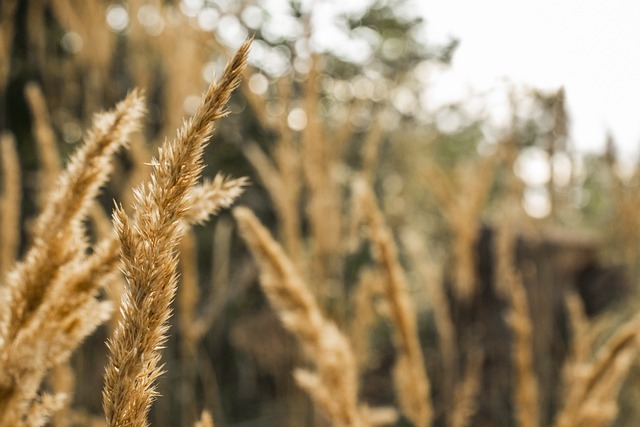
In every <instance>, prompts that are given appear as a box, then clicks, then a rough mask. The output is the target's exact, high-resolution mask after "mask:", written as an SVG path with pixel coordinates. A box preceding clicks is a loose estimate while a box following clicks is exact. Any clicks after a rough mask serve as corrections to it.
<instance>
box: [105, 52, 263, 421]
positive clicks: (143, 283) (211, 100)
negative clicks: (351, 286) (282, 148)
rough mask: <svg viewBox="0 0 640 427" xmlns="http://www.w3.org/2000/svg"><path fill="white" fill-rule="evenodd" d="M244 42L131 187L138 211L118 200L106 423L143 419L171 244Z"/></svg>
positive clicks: (170, 289)
mask: <svg viewBox="0 0 640 427" xmlns="http://www.w3.org/2000/svg"><path fill="white" fill-rule="evenodd" d="M250 43H251V41H250V40H247V41H246V42H245V43H244V44H243V45H242V46H241V48H240V49H239V50H238V52H237V53H236V54H235V55H234V57H233V58H232V59H231V60H230V62H229V63H228V64H227V66H226V68H225V71H224V73H223V74H222V76H221V78H220V80H219V82H217V83H215V82H214V83H212V84H211V85H210V86H209V89H208V90H207V92H206V94H205V96H204V99H203V101H202V104H201V106H200V108H198V110H197V112H196V114H195V115H194V116H193V117H192V118H191V119H189V120H188V121H187V122H186V123H185V124H184V125H183V127H182V128H181V129H180V130H179V131H178V133H177V136H176V138H175V139H173V140H171V141H168V142H166V143H165V144H164V145H163V147H162V148H161V149H159V150H158V151H159V152H158V158H157V160H154V161H152V172H151V179H150V181H149V182H148V183H147V184H146V185H143V186H141V187H139V188H138V189H137V191H136V202H135V207H134V211H135V212H136V217H135V218H134V219H131V218H129V217H128V216H127V215H126V214H125V212H124V210H123V208H122V207H121V206H119V207H117V208H116V210H115V212H114V222H115V225H116V230H117V232H118V236H119V238H120V244H121V259H122V262H123V264H124V268H123V270H124V273H125V276H126V277H127V282H128V286H127V287H126V288H125V293H124V296H123V299H122V305H121V310H122V320H121V322H120V324H119V326H118V328H117V329H116V331H115V333H114V334H113V336H112V337H111V338H110V339H109V351H110V357H109V363H108V365H107V368H106V370H105V375H104V380H105V384H104V389H103V407H104V411H105V416H106V418H107V424H108V425H109V426H114V427H115V426H146V425H147V413H148V411H149V408H150V406H151V403H152V401H153V399H154V397H155V396H156V391H155V381H156V379H157V378H158V376H159V375H160V374H161V370H162V367H161V365H160V358H161V353H160V349H161V347H162V345H163V343H164V342H165V341H166V339H167V337H166V333H167V328H168V325H167V321H168V319H169V316H170V314H171V308H170V306H171V302H172V300H173V298H174V295H175V292H176V284H177V278H176V268H177V256H176V253H175V248H176V246H177V244H178V243H179V240H180V233H181V220H183V219H184V218H185V216H186V212H187V210H188V207H189V199H188V195H189V189H190V188H192V187H193V186H194V185H195V184H196V182H197V180H198V179H199V176H200V174H201V171H202V168H203V163H202V153H203V150H204V147H205V145H206V144H207V143H208V141H209V139H210V137H211V134H212V132H213V130H214V123H215V121H216V120H217V119H219V118H221V117H223V116H225V115H226V104H227V102H228V100H229V98H230V96H231V93H232V91H233V90H234V89H235V88H236V87H237V86H238V84H239V82H240V76H241V74H242V71H243V69H244V67H245V64H246V61H247V56H248V53H249V46H250ZM141 331H145V333H141Z"/></svg>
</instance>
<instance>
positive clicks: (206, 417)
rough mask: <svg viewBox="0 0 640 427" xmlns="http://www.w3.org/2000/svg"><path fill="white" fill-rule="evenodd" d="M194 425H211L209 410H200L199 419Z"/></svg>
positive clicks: (201, 426) (204, 426) (211, 419)
mask: <svg viewBox="0 0 640 427" xmlns="http://www.w3.org/2000/svg"><path fill="white" fill-rule="evenodd" d="M194 427H213V417H212V416H211V412H209V411H202V415H201V416H200V421H198V422H197V423H196V424H195V426H194Z"/></svg>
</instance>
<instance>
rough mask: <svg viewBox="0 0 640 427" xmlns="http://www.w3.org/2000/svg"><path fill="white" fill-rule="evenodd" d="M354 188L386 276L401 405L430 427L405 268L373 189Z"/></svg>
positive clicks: (420, 425) (428, 402) (427, 385)
mask: <svg viewBox="0 0 640 427" xmlns="http://www.w3.org/2000/svg"><path fill="white" fill-rule="evenodd" d="M355 191H356V192H357V193H358V197H359V198H360V201H361V203H362V208H363V212H364V220H365V223H366V224H367V226H368V228H369V236H370V239H371V243H372V245H373V251H374V257H375V258H376V260H377V261H378V263H379V264H380V267H381V270H382V271H383V273H384V276H385V286H384V296H385V299H386V301H387V303H388V305H389V317H390V319H391V322H392V324H393V328H394V332H395V340H394V345H395V348H396V352H397V359H396V365H395V367H394V372H393V375H394V380H395V387H396V392H397V396H398V400H399V403H400V408H401V410H402V411H403V412H404V414H405V415H406V416H407V417H408V418H409V419H410V420H411V421H412V422H413V423H414V424H415V425H416V426H418V427H425V426H429V425H431V421H432V418H433V408H432V405H431V391H430V390H431V385H430V383H429V378H428V377H427V373H426V371H425V367H424V357H423V354H422V348H421V347H420V340H419V338H418V325H417V320H416V315H415V309H414V308H413V306H412V304H411V300H410V298H409V294H408V286H407V279H406V277H405V273H404V270H403V268H402V266H401V265H400V262H399V261H398V253H397V252H398V250H397V248H396V244H395V242H394V240H393V236H392V234H391V232H390V231H389V230H388V229H387V227H386V225H385V224H384V220H383V218H382V213H381V212H380V210H379V209H378V206H377V203H376V200H375V196H374V195H373V191H372V190H371V189H370V188H369V187H368V186H367V185H366V183H365V182H364V181H363V180H360V181H358V182H357V184H356V187H355Z"/></svg>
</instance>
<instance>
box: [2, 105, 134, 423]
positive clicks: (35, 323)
mask: <svg viewBox="0 0 640 427" xmlns="http://www.w3.org/2000/svg"><path fill="white" fill-rule="evenodd" d="M142 113H143V102H142V99H141V97H140V96H139V94H138V93H136V92H134V93H132V94H131V95H129V96H128V97H127V98H126V99H125V100H124V101H122V102H121V103H119V104H118V105H117V106H116V108H115V109H114V110H113V111H112V112H109V113H104V114H101V115H97V116H96V119H95V121H94V126H93V131H92V132H91V133H90V134H89V136H88V137H87V138H86V140H85V143H84V144H83V146H82V147H81V148H80V149H79V150H77V151H76V153H75V154H74V156H73V157H72V158H71V160H70V161H69V164H68V165H67V168H66V169H65V171H64V173H63V174H62V175H61V176H60V180H59V182H58V188H57V189H56V191H54V192H52V193H51V194H50V197H49V199H48V202H47V206H46V207H45V208H44V211H43V213H42V214H41V215H40V216H39V217H38V219H37V221H36V225H35V227H34V230H35V231H34V242H33V245H32V247H31V248H30V249H29V250H28V252H27V254H26V257H25V259H24V260H23V261H22V262H20V263H19V264H17V266H15V267H14V268H13V270H12V271H11V272H10V273H9V275H8V276H7V282H6V286H4V287H3V288H2V289H1V290H0V301H1V302H2V304H3V306H5V307H7V309H6V310H2V311H1V312H0V425H13V424H14V421H12V420H18V419H22V417H24V415H25V414H26V413H27V412H28V411H29V408H30V407H31V405H32V402H34V400H35V399H36V397H37V392H38V389H39V387H40V384H41V382H42V379H43V377H44V375H45V373H46V372H47V370H48V369H50V368H51V367H52V366H54V365H55V364H57V363H60V362H62V361H64V360H65V359H66V358H68V357H69V355H70V353H71V351H72V350H73V349H74V348H75V347H76V346H77V345H78V344H79V343H80V341H81V340H82V339H83V338H84V337H85V336H86V335H87V334H89V333H90V332H91V331H93V330H94V329H95V328H96V327H97V326H98V325H99V324H101V323H102V322H104V321H105V320H106V319H107V318H108V317H109V315H110V313H111V306H110V304H109V303H100V302H98V301H97V300H96V299H95V298H94V297H95V293H96V292H97V289H98V287H99V286H100V285H101V284H102V283H103V280H104V279H105V277H104V274H103V273H104V269H103V268H107V269H108V266H96V265H95V264H92V263H91V260H93V259H94V258H93V256H90V257H87V255H86V254H85V250H86V246H87V245H86V242H85V238H84V228H83V226H82V220H83V218H84V217H85V216H86V214H87V211H88V208H89V206H90V205H91V203H92V199H93V198H94V197H95V196H96V194H97V193H98V191H99V189H100V187H101V186H102V184H103V183H104V181H105V180H106V178H107V176H108V173H109V172H110V170H111V163H110V159H111V157H112V155H113V153H114V152H115V151H116V150H117V149H118V148H119V147H121V146H122V145H123V144H125V143H126V141H127V139H128V137H129V135H130V134H131V132H133V131H134V130H135V129H136V128H137V126H138V122H139V119H140V117H141V116H142ZM78 290H82V291H81V292H80V294H76V292H77V291H78ZM70 297H74V298H75V299H74V298H70ZM74 303H77V304H74Z"/></svg>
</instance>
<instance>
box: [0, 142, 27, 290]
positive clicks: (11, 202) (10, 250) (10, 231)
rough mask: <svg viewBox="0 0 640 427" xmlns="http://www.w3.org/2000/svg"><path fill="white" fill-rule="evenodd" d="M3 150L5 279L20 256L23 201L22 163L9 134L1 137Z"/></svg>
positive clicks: (0, 217)
mask: <svg viewBox="0 0 640 427" xmlns="http://www.w3.org/2000/svg"><path fill="white" fill-rule="evenodd" d="M0 144H1V146H0V150H2V152H1V155H2V186H3V190H2V199H1V200H2V202H1V204H0V221H2V225H0V229H1V230H2V243H0V278H2V279H4V277H5V276H6V274H7V273H8V272H9V269H10V268H11V267H12V266H13V264H14V263H15V261H16V258H17V256H18V249H19V246H20V203H21V201H22V191H21V184H20V182H21V179H20V161H19V159H18V153H17V152H16V142H15V139H14V138H13V136H12V135H11V134H9V133H4V134H2V136H0Z"/></svg>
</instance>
